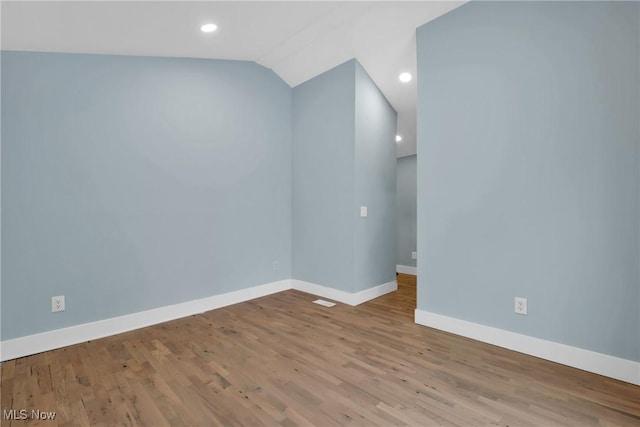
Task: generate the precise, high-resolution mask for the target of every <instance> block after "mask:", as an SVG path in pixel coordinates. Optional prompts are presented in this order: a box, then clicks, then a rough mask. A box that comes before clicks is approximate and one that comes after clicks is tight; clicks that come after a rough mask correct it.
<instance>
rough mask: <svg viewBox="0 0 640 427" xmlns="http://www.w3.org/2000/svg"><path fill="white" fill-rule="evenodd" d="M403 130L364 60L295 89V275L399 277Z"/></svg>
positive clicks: (334, 281)
mask: <svg viewBox="0 0 640 427" xmlns="http://www.w3.org/2000/svg"><path fill="white" fill-rule="evenodd" d="M395 129H396V113H395V111H394V110H393V109H392V108H391V107H390V105H389V104H388V102H387V101H386V99H385V98H384V97H383V96H382V94H381V93H380V91H379V89H378V88H377V87H376V85H375V84H374V83H373V81H372V80H371V79H370V78H369V76H368V75H367V74H366V73H365V71H364V70H363V69H362V67H361V66H360V64H358V62H357V61H356V60H351V61H348V62H345V63H344V64H342V65H339V66H337V67H335V68H333V69H331V70H329V71H327V72H325V73H324V74H322V75H320V76H318V77H316V78H314V79H311V80H309V81H308V82H306V83H303V84H302V85H300V86H297V87H296V88H294V90H293V245H292V246H293V278H294V279H298V280H304V281H307V282H311V283H316V284H319V285H323V286H328V287H331V288H335V289H339V290H343V291H346V292H358V291H361V290H363V289H367V288H371V287H373V286H377V285H380V284H383V283H386V282H389V281H392V280H394V278H395V235H394V234H395V143H394V142H393V141H394V135H395ZM360 206H368V208H369V216H368V217H367V218H360V217H359V215H360Z"/></svg>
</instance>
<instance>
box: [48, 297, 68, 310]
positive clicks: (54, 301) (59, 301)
mask: <svg viewBox="0 0 640 427" xmlns="http://www.w3.org/2000/svg"><path fill="white" fill-rule="evenodd" d="M64 309H65V303H64V295H60V296H57V297H51V312H52V313H57V312H58V311H64Z"/></svg>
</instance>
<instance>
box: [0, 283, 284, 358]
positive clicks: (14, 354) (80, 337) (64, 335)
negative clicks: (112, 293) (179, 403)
mask: <svg viewBox="0 0 640 427" xmlns="http://www.w3.org/2000/svg"><path fill="white" fill-rule="evenodd" d="M288 289H291V280H280V281H278V282H271V283H267V284H264V285H259V286H254V287H251V288H247V289H241V290H239V291H233V292H228V293H226V294H221V295H215V296H212V297H207V298H202V299H197V300H193V301H187V302H183V303H179V304H174V305H167V306H164V307H160V308H154V309H151V310H145V311H140V312H138V313H133V314H126V315H124V316H118V317H112V318H110V319H105V320H98V321H96V322H90V323H84V324H81V325H76V326H70V327H68V328H62V329H56V330H53V331H47V332H42V333H39V334H34V335H27V336H24V337H20V338H14V339H10V340H6V341H2V342H0V361H5V360H10V359H15V358H18V357H23V356H28V355H31V354H36V353H41V352H43V351H49V350H54V349H56V348H61V347H66V346H68V345H73V344H78V343H82V342H85V341H89V340H95V339H98V338H103V337H107V336H110V335H115V334H120V333H123V332H128V331H132V330H134V329H139V328H144V327H146V326H151V325H155V324H158V323H162V322H167V321H169V320H174V319H179V318H181V317H186V316H191V315H193V314H198V313H203V312H205V311H209V310H214V309H216V308H220V307H226V306H228V305H232V304H237V303H240V302H244V301H248V300H251V299H254V298H260V297H263V296H265V295H270V294H274V293H276V292H281V291H285V290H288Z"/></svg>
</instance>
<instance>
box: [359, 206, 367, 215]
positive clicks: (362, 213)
mask: <svg viewBox="0 0 640 427" xmlns="http://www.w3.org/2000/svg"><path fill="white" fill-rule="evenodd" d="M360 217H362V218H366V217H367V207H366V206H360Z"/></svg>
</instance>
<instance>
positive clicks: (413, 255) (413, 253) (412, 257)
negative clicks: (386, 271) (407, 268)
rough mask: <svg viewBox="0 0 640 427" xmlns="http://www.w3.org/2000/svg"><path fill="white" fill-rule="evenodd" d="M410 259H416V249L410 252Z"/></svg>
mask: <svg viewBox="0 0 640 427" xmlns="http://www.w3.org/2000/svg"><path fill="white" fill-rule="evenodd" d="M411 259H418V252H416V251H413V252H411Z"/></svg>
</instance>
